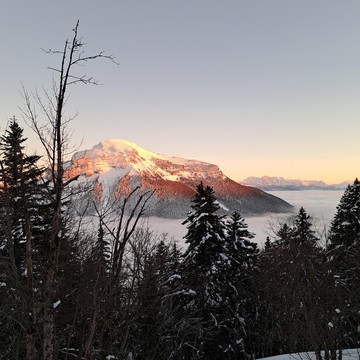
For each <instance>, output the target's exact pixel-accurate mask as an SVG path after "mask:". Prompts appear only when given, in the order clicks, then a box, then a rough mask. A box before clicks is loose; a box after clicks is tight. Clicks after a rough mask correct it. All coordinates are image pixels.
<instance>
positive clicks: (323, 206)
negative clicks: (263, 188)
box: [148, 190, 344, 247]
mask: <svg viewBox="0 0 360 360" xmlns="http://www.w3.org/2000/svg"><path fill="white" fill-rule="evenodd" d="M268 193H269V194H271V195H274V196H276V197H279V198H280V199H283V200H285V201H286V202H288V203H289V204H291V205H293V206H294V212H287V213H278V214H274V213H267V214H263V215H261V216H250V217H246V216H245V221H246V223H247V224H248V225H249V231H251V232H253V233H255V238H254V241H255V242H256V243H257V244H258V245H259V247H262V246H263V244H264V242H265V240H266V237H267V236H270V238H272V237H273V236H274V234H273V230H274V229H276V227H277V225H278V224H279V223H282V222H285V221H290V222H291V218H292V217H293V216H294V215H296V213H297V212H298V210H299V209H300V207H301V206H303V207H304V208H305V210H306V212H307V213H308V214H309V215H310V216H311V222H312V224H313V225H314V226H313V228H314V230H315V231H316V233H317V235H318V236H320V237H323V236H324V233H325V232H326V231H328V230H329V227H330V224H331V221H332V219H333V216H334V214H335V211H336V206H337V205H338V204H339V201H340V198H341V196H342V195H343V193H344V191H343V190H331V191H328V190H302V191H269V192H268ZM183 220H184V219H163V218H159V217H149V219H148V225H149V226H150V227H151V229H152V230H153V231H155V232H157V233H158V234H161V233H167V234H168V236H169V237H173V238H174V239H175V240H176V241H177V242H178V244H179V245H180V246H182V247H183V246H184V245H185V243H184V239H183V237H184V236H185V234H186V226H185V225H182V224H181V223H182V222H183Z"/></svg>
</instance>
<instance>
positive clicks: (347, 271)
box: [327, 179, 360, 347]
mask: <svg viewBox="0 0 360 360" xmlns="http://www.w3.org/2000/svg"><path fill="white" fill-rule="evenodd" d="M327 250H328V258H329V262H330V265H331V269H332V273H333V277H334V281H335V285H336V291H337V293H338V297H339V298H340V299H342V304H341V303H339V304H337V305H336V306H337V308H338V309H339V310H340V311H341V314H342V327H343V337H342V339H341V343H342V345H343V346H349V347H357V346H358V345H359V344H360V335H359V328H360V315H359V314H360V300H359V299H360V291H359V289H360V278H359V273H360V182H359V180H358V179H355V181H354V183H353V184H352V185H349V186H348V187H347V188H346V190H345V192H344V195H343V196H342V198H341V199H340V203H339V205H338V206H337V212H336V214H335V216H334V219H333V221H332V223H331V228H330V233H329V245H328V249H327Z"/></svg>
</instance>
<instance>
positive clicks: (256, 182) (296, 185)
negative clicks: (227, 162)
mask: <svg viewBox="0 0 360 360" xmlns="http://www.w3.org/2000/svg"><path fill="white" fill-rule="evenodd" d="M350 183H352V182H351V181H344V182H342V183H340V184H333V185H329V184H326V183H325V182H324V181H322V180H299V179H296V180H294V179H285V178H283V177H275V176H262V177H255V176H250V177H247V178H246V179H244V180H243V181H240V184H242V185H246V186H254V187H256V188H259V189H261V190H264V191H272V190H273V191H275V190H343V189H345V188H346V187H347V186H348V185H349V184H350Z"/></svg>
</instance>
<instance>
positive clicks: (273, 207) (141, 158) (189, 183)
mask: <svg viewBox="0 0 360 360" xmlns="http://www.w3.org/2000/svg"><path fill="white" fill-rule="evenodd" d="M76 175H80V178H79V181H85V180H87V181H93V182H94V183H96V184H97V188H98V192H99V194H101V196H104V194H110V196H114V194H115V192H116V193H121V194H125V195H126V194H128V193H129V192H130V191H131V189H133V188H134V187H135V186H140V187H141V189H142V190H148V189H150V190H155V196H154V199H153V201H152V204H151V210H150V214H151V215H156V216H160V217H166V218H183V217H185V216H186V212H187V211H188V210H189V209H190V204H191V203H190V200H191V199H193V197H194V195H195V189H196V185H197V184H199V183H200V181H202V182H203V183H204V184H206V185H210V186H211V187H212V188H213V189H214V191H215V195H216V196H217V197H218V199H219V201H220V203H221V204H222V208H223V209H224V208H227V209H229V211H234V210H238V211H241V212H242V213H243V214H246V215H252V214H261V213H266V212H289V211H291V209H292V207H291V205H289V204H288V203H286V202H285V201H283V200H281V199H279V198H277V197H275V196H272V195H269V194H267V193H265V192H263V191H261V190H258V189H255V188H252V187H247V186H243V185H240V184H238V183H236V182H235V181H233V180H231V179H229V178H228V177H227V176H225V175H224V174H223V173H222V172H221V170H220V169H219V167H218V166H216V165H213V164H209V163H205V162H202V161H198V160H186V159H182V158H179V157H169V156H164V155H159V154H156V153H153V152H151V151H149V150H146V149H143V148H141V147H139V146H138V145H136V144H134V143H132V142H130V141H126V140H117V139H111V140H104V141H101V142H100V143H99V144H97V145H95V146H94V147H93V148H92V149H89V150H85V151H80V152H78V153H76V154H75V155H74V156H73V158H72V160H71V161H70V162H69V163H68V164H67V167H66V176H67V177H68V178H70V177H73V176H76ZM109 189H112V190H111V191H110V190H109ZM111 192H112V194H111Z"/></svg>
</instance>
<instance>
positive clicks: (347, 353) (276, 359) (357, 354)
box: [258, 349, 360, 360]
mask: <svg viewBox="0 0 360 360" xmlns="http://www.w3.org/2000/svg"><path fill="white" fill-rule="evenodd" d="M263 359H264V360H265V359H266V360H313V359H316V357H315V354H314V353H311V352H309V353H298V354H286V355H278V356H270V357H267V358H263ZM342 359H343V360H358V359H360V349H350V350H343V357H342ZM258 360H261V359H258Z"/></svg>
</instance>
